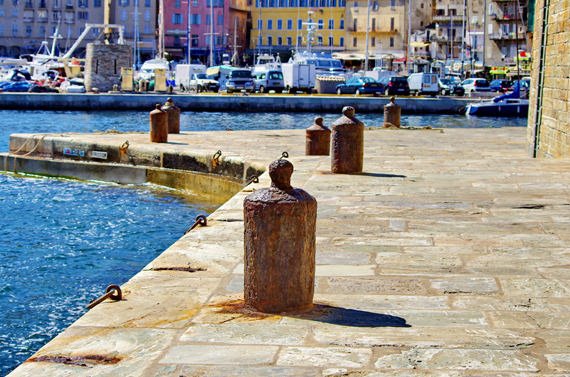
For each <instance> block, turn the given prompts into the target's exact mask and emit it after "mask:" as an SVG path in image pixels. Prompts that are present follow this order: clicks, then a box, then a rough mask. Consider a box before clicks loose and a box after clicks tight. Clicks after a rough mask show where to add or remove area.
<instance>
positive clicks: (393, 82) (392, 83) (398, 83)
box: [380, 76, 410, 96]
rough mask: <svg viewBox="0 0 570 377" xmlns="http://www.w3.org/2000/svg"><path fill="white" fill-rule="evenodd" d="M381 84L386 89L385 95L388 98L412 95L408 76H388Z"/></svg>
mask: <svg viewBox="0 0 570 377" xmlns="http://www.w3.org/2000/svg"><path fill="white" fill-rule="evenodd" d="M380 84H382V86H383V87H384V94H386V95H387V96H394V95H397V94H399V95H402V96H409V95H410V86H409V85H408V77H407V76H388V77H383V78H382V79H381V80H380Z"/></svg>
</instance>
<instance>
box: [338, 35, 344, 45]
mask: <svg viewBox="0 0 570 377" xmlns="http://www.w3.org/2000/svg"><path fill="white" fill-rule="evenodd" d="M338 45H339V46H340V47H344V37H340V39H339V40H338Z"/></svg>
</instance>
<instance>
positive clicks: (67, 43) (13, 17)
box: [0, 0, 156, 59]
mask: <svg viewBox="0 0 570 377" xmlns="http://www.w3.org/2000/svg"><path fill="white" fill-rule="evenodd" d="M106 1H108V2H110V8H111V10H112V11H111V14H110V19H111V23H116V24H120V25H124V26H125V38H126V40H127V43H129V44H131V45H132V46H134V44H135V39H136V40H138V47H139V51H140V53H141V54H142V59H144V58H145V57H150V56H152V55H153V51H154V46H155V42H154V40H155V29H156V4H155V2H154V1H151V0H106ZM104 4H105V1H104V0H0V56H11V57H18V56H20V55H22V54H32V53H35V52H37V51H38V50H39V48H40V46H41V45H42V42H47V43H46V45H48V46H49V47H50V49H51V46H52V43H53V39H54V38H55V39H56V41H55V46H56V50H58V51H60V52H64V51H65V50H67V49H68V48H69V47H71V46H72V45H73V43H74V42H75V40H76V39H77V38H78V37H79V36H80V35H81V33H83V31H84V30H85V24H102V23H103V19H104V15H103V6H104ZM136 15H138V17H136ZM100 34H101V29H93V30H92V32H90V33H89V35H87V36H86V37H85V39H84V40H83V42H82V44H81V46H80V47H79V49H78V50H77V53H76V54H75V55H76V56H82V55H83V54H84V51H85V46H86V44H87V43H90V42H93V41H94V40H95V39H96V38H97V37H98V36H99V35H100Z"/></svg>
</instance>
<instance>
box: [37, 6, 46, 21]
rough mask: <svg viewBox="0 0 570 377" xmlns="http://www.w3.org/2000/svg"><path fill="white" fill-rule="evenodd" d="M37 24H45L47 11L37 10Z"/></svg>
mask: <svg viewBox="0 0 570 377" xmlns="http://www.w3.org/2000/svg"><path fill="white" fill-rule="evenodd" d="M37 16H38V22H39V23H46V22H48V11H47V10H45V9H39V10H38V14H37Z"/></svg>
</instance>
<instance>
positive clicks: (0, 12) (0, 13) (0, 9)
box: [0, 8, 4, 17]
mask: <svg viewBox="0 0 570 377" xmlns="http://www.w3.org/2000/svg"><path fill="white" fill-rule="evenodd" d="M0 17H4V8H0Z"/></svg>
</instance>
